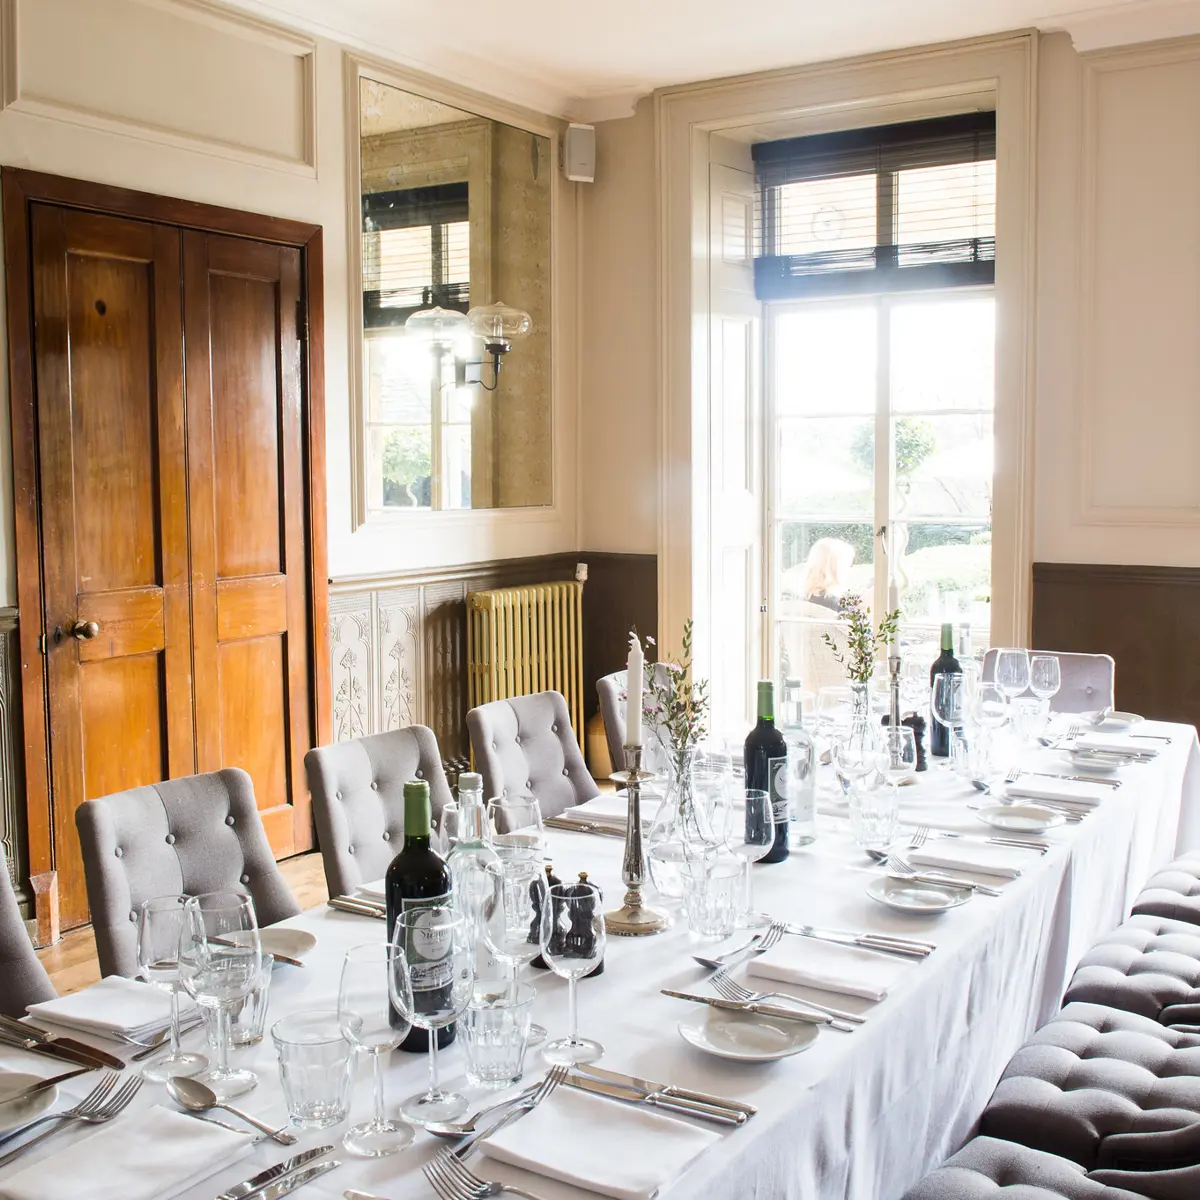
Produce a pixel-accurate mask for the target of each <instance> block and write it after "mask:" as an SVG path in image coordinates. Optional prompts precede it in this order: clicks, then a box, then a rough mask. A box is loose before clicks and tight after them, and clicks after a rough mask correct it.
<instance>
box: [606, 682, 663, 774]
mask: <svg viewBox="0 0 1200 1200" xmlns="http://www.w3.org/2000/svg"><path fill="white" fill-rule="evenodd" d="M654 673H655V678H656V679H658V680H659V681H660V682H661V683H665V682H666V675H667V668H666V667H665V666H664V665H663V664H662V663H655V664H654ZM628 675H629V672H628V671H614V672H613V673H612V674H611V675H602V676H601V677H600V678H599V679H597V680H596V694H597V695H598V696H599V697H600V715H601V716H602V717H603V718H604V737H605V740H606V741H607V742H608V757H609V761H611V763H612V769H613V770H614V771H623V770H624V769H625V750H624V747H625V733H626V728H627V726H626V718H625V712H626V708H627V706H628V701H627V700H626V698H625V685H626V682H627V677H628ZM642 766H643V767H644V768H645V769H646V770H647V771H658V772H660V773H661V772H662V771H664V770H665V769H666V766H667V754H666V751H665V750H664V749H663V748H662V744H661V742H659V740H658V737H657V735H656V734H655V733H654V732H653V731H652V730H650V729H647V730H646V747H645V750H644V752H643V756H642Z"/></svg>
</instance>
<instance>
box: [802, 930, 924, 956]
mask: <svg viewBox="0 0 1200 1200" xmlns="http://www.w3.org/2000/svg"><path fill="white" fill-rule="evenodd" d="M787 931H788V933H792V934H795V935H796V936H797V937H806V938H813V939H814V940H815V941H818V942H833V943H835V944H836V945H839V946H857V947H858V949H860V950H873V951H874V952H875V953H876V954H896V955H899V956H900V957H901V958H927V957H928V956H929V955H930V954H931V953H932V952H933V951H932V950H931V949H928V948H926V947H925V946H916V945H911V944H907V943H905V942H893V941H890V940H888V939H887V938H876V937H874V936H873V935H871V934H869V933H864V934H854V933H840V932H839V931H838V930H836V929H817V928H816V927H814V926H812V925H789V926H788V927H787Z"/></svg>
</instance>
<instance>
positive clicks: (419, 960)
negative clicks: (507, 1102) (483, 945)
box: [387, 905, 475, 1125]
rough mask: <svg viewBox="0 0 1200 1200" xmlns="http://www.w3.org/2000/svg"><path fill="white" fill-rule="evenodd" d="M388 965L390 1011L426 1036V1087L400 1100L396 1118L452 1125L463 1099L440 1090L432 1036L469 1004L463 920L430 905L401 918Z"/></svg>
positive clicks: (468, 945) (471, 959) (471, 970)
mask: <svg viewBox="0 0 1200 1200" xmlns="http://www.w3.org/2000/svg"><path fill="white" fill-rule="evenodd" d="M390 961H391V969H390V970H389V971H388V972H387V979H388V986H389V987H390V988H391V993H392V1004H393V1006H394V1007H395V1009H396V1011H397V1012H398V1013H399V1014H400V1015H401V1016H402V1017H403V1018H404V1019H405V1020H406V1021H410V1022H411V1023H412V1024H413V1025H416V1026H417V1028H418V1029H424V1030H425V1031H426V1032H427V1033H428V1034H429V1037H428V1041H429V1088H428V1090H427V1091H426V1092H425V1093H424V1094H423V1095H420V1096H410V1097H409V1098H408V1099H407V1100H405V1101H404V1103H403V1104H402V1105H401V1106H400V1115H401V1116H402V1117H404V1118H405V1120H408V1121H413V1122H415V1123H416V1124H418V1125H427V1124H429V1123H430V1122H434V1121H453V1120H454V1118H455V1117H460V1116H462V1114H463V1113H464V1112H466V1111H467V1098H466V1097H465V1096H463V1095H461V1094H460V1093H458V1092H446V1091H443V1090H442V1086H441V1083H440V1081H439V1079H438V1044H437V1031H438V1030H439V1029H442V1028H443V1027H444V1026H446V1025H450V1024H452V1023H453V1022H454V1021H457V1020H458V1018H459V1017H461V1016H462V1014H463V1013H464V1012H465V1011H466V1008H467V1005H468V1004H469V1003H470V1002H471V994H472V991H473V987H474V983H475V954H474V949H473V946H472V942H471V929H470V925H469V923H468V921H467V918H466V917H465V916H463V914H461V913H457V912H455V911H454V910H453V909H452V908H442V907H438V906H432V905H431V906H430V907H428V908H411V909H409V910H408V911H407V912H403V913H401V914H400V915H399V916H398V917H397V918H396V926H395V929H394V930H393V932H392V954H391V960H390Z"/></svg>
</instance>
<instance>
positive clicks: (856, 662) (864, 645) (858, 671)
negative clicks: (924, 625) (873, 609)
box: [821, 593, 900, 683]
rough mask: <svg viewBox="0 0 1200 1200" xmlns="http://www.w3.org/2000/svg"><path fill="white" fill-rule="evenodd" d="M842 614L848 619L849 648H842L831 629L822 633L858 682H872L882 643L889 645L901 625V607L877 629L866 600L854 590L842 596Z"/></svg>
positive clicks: (847, 670)
mask: <svg viewBox="0 0 1200 1200" xmlns="http://www.w3.org/2000/svg"><path fill="white" fill-rule="evenodd" d="M838 616H839V617H841V618H842V620H844V621H845V622H846V627H847V633H846V650H845V652H843V651H842V650H841V649H839V647H838V644H837V642H835V641H834V639H833V638H832V636H830V635H829V634H828V633H825V634H822V635H821V636H822V637H824V639H825V644H826V645H827V646H828V647H829V648H830V650H832V651H833V657H834V659H835V660H836V661H837V662H838V663H839V664H840V665H841V666H843V667H845V668H846V672H847V674H848V675H849V676H850V678H851V679H852V680H853V681H854V682H855V683H870V682H871V675H872V674H873V672H874V670H875V654H876V652H877V651H878V649H879V647H880V645H885V646H886V645H887V643H888V642H890V641H891V640H892V639H893V638H894V637H895V636H896V633H897V631H898V630H899V628H900V610H899V609H898V608H897V609H894V610H893V611H892V612H890V613H887V614H886V615H885V616H884V618H883V620H882V621H880V622H879V628H878V629H875V628H874V627H873V626H872V624H871V613H870V610H869V609H868V608H867V607H866V606H865V605H864V604H863V601H862V597H861V596H857V595H855V594H853V593H850V594H848V595H845V596H843V597H842V599H841V601H840V603H839V604H838Z"/></svg>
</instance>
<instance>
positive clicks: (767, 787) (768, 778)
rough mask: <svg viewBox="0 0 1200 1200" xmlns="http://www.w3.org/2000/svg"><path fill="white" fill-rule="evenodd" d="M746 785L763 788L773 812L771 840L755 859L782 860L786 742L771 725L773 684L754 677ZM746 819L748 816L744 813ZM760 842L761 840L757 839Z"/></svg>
mask: <svg viewBox="0 0 1200 1200" xmlns="http://www.w3.org/2000/svg"><path fill="white" fill-rule="evenodd" d="M744 762H745V767H746V788H747V790H757V791H761V792H767V793H768V794H769V795H770V797H771V809H772V811H773V812H774V814H775V840H774V841H773V842H772V843H771V848H770V850H768V851H767V852H766V854H764V855H763V857H762V858H761V859H760V860H759V861H760V862H765V863H777V862H783V860H784V859H785V858H787V856H788V852H789V851H788V824H789V822H788V817H789V815H790V814H789V812H788V799H787V794H786V792H785V788H784V785H785V783H786V781H787V742H786V741H784V738H783V734H782V733H780V732H779V730H778V729H776V728H775V684H774V683H772V682H771V680H769V679H760V680H759V681H758V724H757V725H755V727H754V728H753V729H752V730H750V736H749V737H748V738H747V739H746V749H745V759H744ZM746 819H747V820H748V821H749V820H751V819H752V818H751V817H750V816H747V818H746ZM759 844H760V845H761V844H762V843H761V842H760V843H759Z"/></svg>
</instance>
